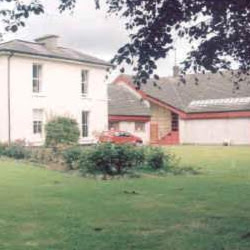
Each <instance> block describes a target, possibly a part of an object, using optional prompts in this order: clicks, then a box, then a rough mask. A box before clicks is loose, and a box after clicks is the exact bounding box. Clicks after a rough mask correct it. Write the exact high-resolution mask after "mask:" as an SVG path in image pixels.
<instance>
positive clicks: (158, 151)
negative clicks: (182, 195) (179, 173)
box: [147, 147, 170, 170]
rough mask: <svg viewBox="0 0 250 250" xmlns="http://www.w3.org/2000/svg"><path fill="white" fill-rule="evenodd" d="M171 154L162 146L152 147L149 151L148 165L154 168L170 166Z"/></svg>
mask: <svg viewBox="0 0 250 250" xmlns="http://www.w3.org/2000/svg"><path fill="white" fill-rule="evenodd" d="M169 161H170V155H169V154H167V153H165V152H164V150H163V149H162V148H160V147H151V148H149V150H148V152H147V165H148V166H149V167H150V168H152V169H154V170H157V169H163V168H165V169H166V168H168V167H169Z"/></svg>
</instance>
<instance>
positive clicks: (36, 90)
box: [0, 35, 110, 145]
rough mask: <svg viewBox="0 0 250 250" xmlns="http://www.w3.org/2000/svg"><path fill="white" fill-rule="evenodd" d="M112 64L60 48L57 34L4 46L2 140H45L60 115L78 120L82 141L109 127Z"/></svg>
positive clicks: (0, 47)
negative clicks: (108, 72)
mask: <svg viewBox="0 0 250 250" xmlns="http://www.w3.org/2000/svg"><path fill="white" fill-rule="evenodd" d="M109 66H110V64H109V63H107V62H105V61H103V60H100V59H98V58H95V57H92V56H88V55H85V54H83V53H81V52H78V51H75V50H72V49H69V48H63V47H60V46H59V45H58V37H57V36H55V35H50V36H45V37H42V38H39V39H36V40H35V42H28V41H22V40H13V41H10V42H6V43H2V44H0V141H1V142H14V141H15V140H23V139H24V140H25V141H26V142H27V144H34V145H39V144H42V143H43V142H44V124H45V123H46V122H47V121H49V120H50V119H51V118H53V117H55V116H59V115H60V116H68V117H71V118H74V119H76V121H77V122H78V124H79V128H80V131H81V139H80V142H81V143H91V142H93V141H94V140H95V136H96V135H97V134H98V133H100V132H101V131H103V130H106V129H107V128H108V113H107V112H108V97H107V84H106V83H105V74H106V69H107V68H108V67H109Z"/></svg>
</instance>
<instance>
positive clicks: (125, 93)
mask: <svg viewBox="0 0 250 250" xmlns="http://www.w3.org/2000/svg"><path fill="white" fill-rule="evenodd" d="M108 97H109V105H108V110H109V111H108V113H109V115H117V116H150V109H149V107H147V105H146V104H145V103H144V101H142V100H140V99H139V98H138V97H137V96H136V95H135V94H133V93H132V92H131V91H130V90H129V89H128V88H127V87H125V86H122V85H115V84H109V85H108Z"/></svg>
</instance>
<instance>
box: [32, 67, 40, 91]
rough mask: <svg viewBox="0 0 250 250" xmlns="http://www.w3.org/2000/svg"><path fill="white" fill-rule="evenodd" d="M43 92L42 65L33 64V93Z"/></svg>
mask: <svg viewBox="0 0 250 250" xmlns="http://www.w3.org/2000/svg"><path fill="white" fill-rule="evenodd" d="M41 91H42V65H40V64H33V93H40V92H41Z"/></svg>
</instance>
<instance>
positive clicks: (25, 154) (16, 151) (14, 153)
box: [4, 144, 31, 160]
mask: <svg viewBox="0 0 250 250" xmlns="http://www.w3.org/2000/svg"><path fill="white" fill-rule="evenodd" d="M4 155H5V156H7V157H10V158H14V159H18V160H19V159H26V158H29V157H30V155H31V153H30V151H29V150H28V149H27V148H25V147H24V146H22V145H19V144H12V145H10V146H8V147H6V149H5V150H4Z"/></svg>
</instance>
